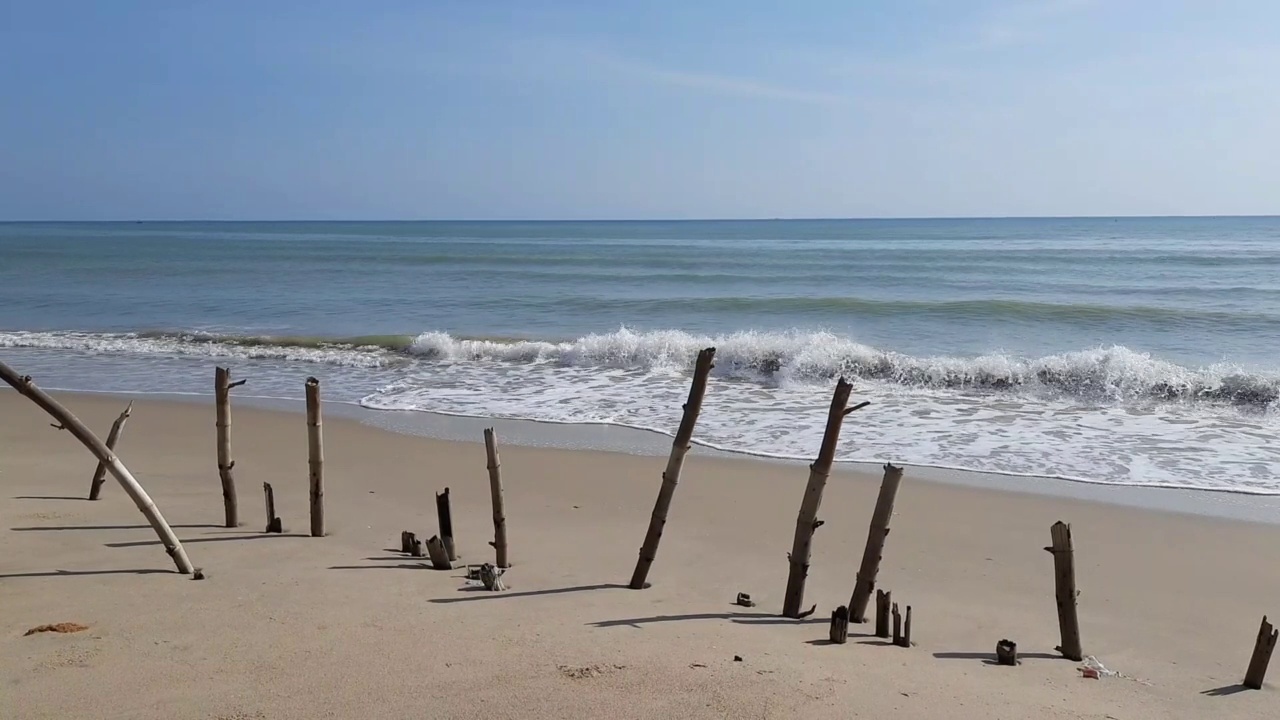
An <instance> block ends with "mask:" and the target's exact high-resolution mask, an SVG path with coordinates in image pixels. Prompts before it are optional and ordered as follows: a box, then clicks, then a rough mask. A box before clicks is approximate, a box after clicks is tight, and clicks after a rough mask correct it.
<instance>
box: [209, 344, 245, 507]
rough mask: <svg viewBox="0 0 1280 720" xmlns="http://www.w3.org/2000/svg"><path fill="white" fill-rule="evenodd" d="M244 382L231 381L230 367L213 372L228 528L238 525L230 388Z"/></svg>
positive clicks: (223, 499) (220, 467)
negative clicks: (232, 456)
mask: <svg viewBox="0 0 1280 720" xmlns="http://www.w3.org/2000/svg"><path fill="white" fill-rule="evenodd" d="M244 383H245V381H244V380H239V381H236V382H231V369H230V368H223V367H220V368H217V369H216V370H215V372H214V376H213V398H214V403H215V405H216V406H217V414H218V420H217V429H218V477H220V478H221V479H222V506H223V510H224V512H225V520H226V526H227V527H229V528H233V527H239V526H240V511H239V506H238V504H237V502H236V479H235V476H234V475H233V474H232V472H231V471H232V468H234V467H235V466H236V461H235V460H232V459H231V388H233V387H238V386H240V385H243V384H244Z"/></svg>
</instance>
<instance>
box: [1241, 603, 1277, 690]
mask: <svg viewBox="0 0 1280 720" xmlns="http://www.w3.org/2000/svg"><path fill="white" fill-rule="evenodd" d="M1278 637H1280V630H1275V629H1273V628H1272V627H1271V623H1269V622H1267V616H1266V615H1263V616H1262V625H1261V626H1260V627H1259V628H1258V639H1257V640H1256V641H1254V643H1253V656H1252V657H1251V658H1249V670H1248V671H1247V672H1246V673H1245V674H1244V686H1245V687H1247V688H1252V689H1254V690H1261V689H1262V679H1263V678H1264V677H1265V676H1266V674H1267V664H1268V663H1270V662H1271V651H1272V650H1275V649H1276V639H1277V638H1278Z"/></svg>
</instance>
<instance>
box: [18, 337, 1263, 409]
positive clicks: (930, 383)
mask: <svg viewBox="0 0 1280 720" xmlns="http://www.w3.org/2000/svg"><path fill="white" fill-rule="evenodd" d="M708 346H714V347H716V348H717V353H716V370H715V374H716V375H718V376H721V377H728V378H733V379H738V380H743V381H747V382H754V383H759V384H762V385H766V386H777V385H781V384H812V383H826V382H829V381H830V380H832V379H833V378H835V377H837V376H844V377H847V378H850V379H862V380H874V381H880V382H884V383H888V384H892V385H900V386H905V387H909V388H913V389H917V390H929V389H939V390H948V391H955V392H983V393H1013V394H1018V395H1021V396H1024V397H1025V396H1031V397H1049V398H1054V399H1070V400H1077V401H1081V402H1088V403H1101V404H1128V403H1142V402H1187V403H1192V402H1212V403H1220V404H1232V405H1236V406H1239V407H1241V408H1243V409H1256V410H1265V409H1267V408H1268V407H1270V406H1272V405H1273V404H1275V403H1276V402H1277V399H1280V373H1277V372H1276V371H1273V370H1263V371H1257V370H1250V369H1245V368H1241V367H1238V366H1234V365H1229V364H1217V365H1209V366H1202V367H1187V366H1183V365H1179V364H1176V363H1173V362H1169V361H1166V360H1162V359H1160V358H1156V357H1152V356H1151V355H1150V354H1147V353H1141V352H1137V351H1134V350H1131V349H1129V348H1126V347H1123V346H1112V347H1100V348H1093V349H1086V350H1080V351H1076V352H1069V353H1061V354H1056V355H1047V356H1043V357H1036V358H1028V357H1020V356H1016V355H1011V354H1006V353H998V352H997V353H990V354H986V355H982V356H979V357H954V356H937V357H915V356H911V355H905V354H901V353H896V352H893V351H889V350H883V349H879V348H875V347H871V346H867V345H863V344H861V343H858V342H856V341H854V340H852V339H849V338H846V337H841V336H838V335H835V334H832V333H827V332H809V331H799V330H796V331H789V332H758V331H744V332H737V333H732V334H726V335H717V336H710V335H697V334H691V333H687V332H684V331H679V330H654V331H633V330H630V329H627V328H621V329H619V330H617V331H615V332H611V333H603V334H592V335H586V336H584V337H580V338H577V339H573V340H566V341H544V340H519V339H510V338H464V337H455V336H453V335H450V334H448V333H445V332H426V333H422V334H420V335H417V336H413V335H377V336H362V337H348V338H325V337H309V336H295V337H273V336H256V335H233V334H216V333H205V332H137V333H78V332H0V348H42V349H61V350H73V351H81V352H86V353H94V354H135V353H142V354H163V355H182V356H204V357H226V358H241V359H275V360H288V361H301V362H314V363H325V364H332V365H339V366H344V367H353V368H382V367H398V366H404V365H409V364H413V363H455V364H456V363H501V364H507V365H521V364H537V365H541V366H553V367H554V366H566V367H574V368H580V369H590V368H593V367H595V368H601V369H611V370H619V369H620V370H633V371H640V372H658V373H668V374H673V373H683V372H687V371H688V370H689V368H691V367H692V364H693V361H694V358H695V357H696V356H697V353H698V350H700V349H702V348H704V347H708Z"/></svg>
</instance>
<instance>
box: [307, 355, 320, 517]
mask: <svg viewBox="0 0 1280 720" xmlns="http://www.w3.org/2000/svg"><path fill="white" fill-rule="evenodd" d="M320 424H321V421H320V381H319V380H317V379H315V378H313V377H310V378H307V467H308V469H309V475H310V478H311V537H324V438H323V436H322V435H321V433H320Z"/></svg>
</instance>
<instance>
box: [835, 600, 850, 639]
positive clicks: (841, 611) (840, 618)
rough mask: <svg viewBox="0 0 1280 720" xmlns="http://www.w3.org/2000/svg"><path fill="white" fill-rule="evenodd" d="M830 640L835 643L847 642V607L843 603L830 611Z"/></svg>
mask: <svg viewBox="0 0 1280 720" xmlns="http://www.w3.org/2000/svg"><path fill="white" fill-rule="evenodd" d="M831 642H833V643H835V644H836V645H844V644H845V643H847V642H849V608H847V607H845V606H843V605H841V606H840V607H838V608H836V609H835V610H832V611H831Z"/></svg>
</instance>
